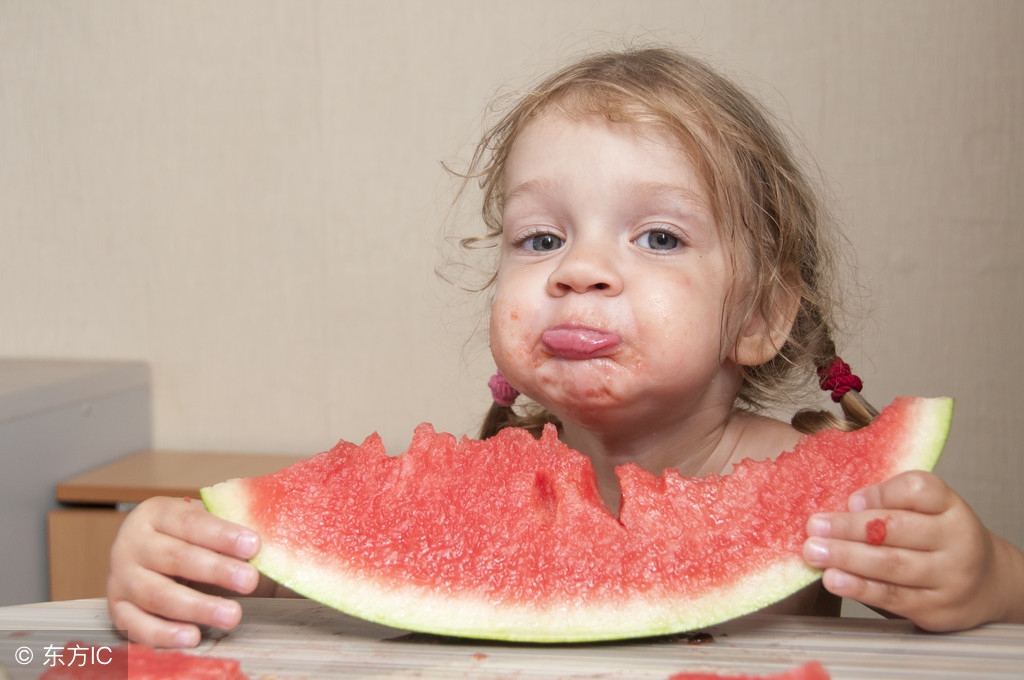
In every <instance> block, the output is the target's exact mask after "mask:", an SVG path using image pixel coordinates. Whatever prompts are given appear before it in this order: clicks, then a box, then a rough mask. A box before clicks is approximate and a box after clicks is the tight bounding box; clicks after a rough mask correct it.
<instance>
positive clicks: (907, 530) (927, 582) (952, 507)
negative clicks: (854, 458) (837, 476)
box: [803, 471, 1024, 631]
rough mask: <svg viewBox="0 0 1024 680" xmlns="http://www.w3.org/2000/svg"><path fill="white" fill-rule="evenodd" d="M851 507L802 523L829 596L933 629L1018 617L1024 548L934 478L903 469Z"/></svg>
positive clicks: (807, 552) (858, 495)
mask: <svg viewBox="0 0 1024 680" xmlns="http://www.w3.org/2000/svg"><path fill="white" fill-rule="evenodd" d="M849 508H850V511H849V512H844V513H823V514H818V515H814V516H813V517H811V519H810V520H809V521H808V523H807V535H808V536H809V538H808V539H807V541H806V542H805V543H804V547H803V556H804V560H805V561H806V562H807V563H808V564H809V565H811V566H813V567H818V568H820V569H824V570H825V573H824V576H823V583H824V586H825V588H826V589H827V590H829V591H830V592H832V593H834V594H836V595H839V596H841V597H847V598H851V599H854V600H858V601H860V602H862V603H864V604H866V605H868V606H870V607H874V608H878V609H882V610H885V611H888V612H891V613H893V614H896V615H898V616H903V617H905V618H908V619H910V620H911V621H913V622H914V623H916V624H917V625H918V626H920V627H921V628H925V629H927V630H932V631H950V630H961V629H965V628H971V627H973V626H977V625H980V624H982V623H986V622H991V621H1010V620H1014V619H1017V618H1018V617H1020V616H1024V611H1019V608H1020V607H1021V606H1022V594H1021V593H1020V592H1019V591H1020V590H1021V588H1020V584H1019V581H1021V579H1022V575H1024V573H1022V570H1024V558H1022V556H1021V553H1020V551H1018V550H1016V548H1014V547H1013V546H1012V545H1010V544H1009V543H1007V542H1006V541H1004V540H1003V539H1000V538H999V537H997V536H995V535H994V534H992V533H991V532H990V531H989V530H988V529H986V528H985V527H984V526H983V525H982V523H981V521H980V520H979V519H978V517H977V515H975V514H974V511H972V510H971V508H970V507H969V506H968V505H967V503H966V502H965V501H964V500H963V499H962V498H961V497H960V496H958V495H957V494H956V493H955V492H954V491H953V490H952V489H950V488H949V487H948V486H947V485H946V484H945V483H944V482H943V481H942V480H940V479H939V478H938V477H937V476H935V475H933V474H931V473H928V472H919V471H914V472H905V473H903V474H900V475H897V476H895V477H893V478H892V479H890V480H888V481H886V482H883V483H882V484H877V485H875V486H870V487H867V488H865V489H861V490H860V491H857V492H855V493H854V494H853V495H852V496H850V500H849ZM883 522H884V524H882V523H883ZM869 525H870V528H869ZM882 527H884V529H883V528H882Z"/></svg>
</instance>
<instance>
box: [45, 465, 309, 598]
mask: <svg viewBox="0 0 1024 680" xmlns="http://www.w3.org/2000/svg"><path fill="white" fill-rule="evenodd" d="M301 459H302V457H301V456H288V455H267V454H247V453H202V452H194V451H192V452H182V451H144V452H142V453H138V454H134V455H131V456H127V457H125V458H122V459H120V460H117V461H115V462H113V463H110V464H109V465H105V466H103V467H100V468H97V469H95V470H91V471H89V472H86V473H84V474H81V475H78V476H77V477H73V478H71V479H68V480H66V481H64V482H61V483H60V484H58V485H57V500H58V501H59V502H60V503H61V506H62V507H61V508H59V509H57V510H53V511H51V512H50V513H49V514H48V515H47V535H48V536H47V538H48V547H49V565H50V566H49V572H50V573H49V580H50V599H51V600H73V599H79V598H86V597H103V596H104V595H106V589H107V570H108V568H109V566H110V546H111V545H112V544H113V542H114V537H115V536H116V535H117V531H118V529H119V528H120V526H121V522H123V521H124V518H125V516H126V515H127V513H128V511H129V510H130V509H131V508H132V507H133V506H134V505H135V504H137V503H139V502H141V501H144V500H145V499H147V498H150V497H152V496H177V497H186V496H187V497H190V498H196V499H198V498H199V489H201V488H203V487H204V486H209V485H211V484H216V483H217V482H221V481H224V480H225V479H230V478H232V477H255V476H258V475H265V474H268V473H270V472H274V471H275V470H279V469H281V468H283V467H285V466H287V465H291V464H292V463H294V462H296V461H299V460H301Z"/></svg>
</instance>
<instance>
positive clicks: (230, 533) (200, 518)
mask: <svg viewBox="0 0 1024 680" xmlns="http://www.w3.org/2000/svg"><path fill="white" fill-rule="evenodd" d="M161 504H162V506H163V507H160V508H157V509H156V510H157V511H156V512H155V513H154V516H153V519H152V525H153V529H154V530H155V531H158V532H160V533H163V534H167V535H169V536H174V537H177V538H182V539H185V540H187V541H188V542H189V543H193V544H195V545H199V546H202V547H204V548H209V549H210V550H215V551H217V552H219V553H222V554H224V555H231V556H232V557H237V558H238V559H243V560H248V559H251V558H253V557H255V556H256V554H257V553H258V552H259V549H260V539H259V536H258V535H257V534H256V532H255V531H253V530H252V529H249V528H248V527H244V526H242V525H240V524H235V523H233V522H228V521H226V520H223V519H220V518H219V517H215V516H213V515H211V514H210V513H209V512H208V511H207V510H206V508H205V507H204V506H203V504H202V503H199V502H195V501H192V500H191V499H187V498H185V499H181V498H164V499H161ZM175 506H177V507H175ZM161 510H162V511H161Z"/></svg>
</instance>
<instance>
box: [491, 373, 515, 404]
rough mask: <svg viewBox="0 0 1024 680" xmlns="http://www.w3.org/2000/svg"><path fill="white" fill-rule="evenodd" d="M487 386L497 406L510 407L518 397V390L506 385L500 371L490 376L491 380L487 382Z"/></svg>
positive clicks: (506, 382)
mask: <svg viewBox="0 0 1024 680" xmlns="http://www.w3.org/2000/svg"><path fill="white" fill-rule="evenodd" d="M487 386H488V387H490V388H491V397H492V398H493V399H494V403H495V404H497V405H498V406H511V405H512V402H514V401H515V400H516V397H518V396H519V390H517V389H516V388H514V387H512V386H511V385H509V384H508V381H507V380H505V376H503V375H502V374H501V371H498V372H497V373H495V374H494V375H492V376H491V379H490V380H488V381H487Z"/></svg>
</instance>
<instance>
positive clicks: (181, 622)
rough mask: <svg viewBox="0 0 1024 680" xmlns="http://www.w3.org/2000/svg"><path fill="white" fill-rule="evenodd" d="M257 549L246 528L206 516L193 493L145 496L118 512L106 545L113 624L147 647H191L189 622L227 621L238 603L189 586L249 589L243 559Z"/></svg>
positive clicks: (193, 634)
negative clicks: (118, 520) (125, 514)
mask: <svg viewBox="0 0 1024 680" xmlns="http://www.w3.org/2000/svg"><path fill="white" fill-rule="evenodd" d="M257 552H259V537H258V536H257V535H256V534H255V533H254V532H253V531H251V530H249V529H246V528H245V527H241V526H238V525H237V524H232V523H230V522H226V521H224V520H222V519H219V518H217V517H214V516H213V515H211V514H210V513H208V512H207V511H206V508H204V507H203V504H202V503H201V502H199V501H193V500H190V499H187V498H186V499H182V498H150V499H148V500H146V501H144V502H143V503H140V504H139V506H138V507H137V508H135V509H134V510H132V512H131V513H129V515H128V517H126V518H125V520H124V523H123V524H122V525H121V529H120V531H119V532H118V534H117V538H116V539H115V540H114V545H113V547H112V548H111V551H110V575H109V576H108V579H107V598H108V608H109V610H110V617H111V619H112V620H113V622H114V626H115V627H116V628H118V629H119V630H121V631H123V632H124V633H125V635H127V636H128V638H130V639H132V640H134V641H136V642H140V643H143V644H148V645H151V646H154V647H195V646H196V645H197V644H199V637H200V633H199V628H198V626H197V625H195V624H199V625H204V626H215V627H217V628H221V629H225V630H228V629H231V628H234V627H235V626H236V625H238V622H239V621H240V620H241V617H242V610H241V607H240V606H239V604H238V603H237V602H235V601H233V600H229V599H225V598H222V597H216V596H214V595H209V594H205V593H200V592H199V591H197V590H194V589H192V588H190V587H189V586H187V585H185V584H184V583H182V581H194V582H197V583H206V584H211V585H214V586H219V587H221V588H224V589H227V590H229V591H234V592H236V593H240V594H247V593H251V592H252V591H253V590H254V589H255V588H256V586H257V585H258V584H259V580H260V579H259V573H258V572H257V571H256V569H255V568H254V567H253V566H252V565H250V564H249V563H248V562H246V560H248V559H249V558H251V557H253V556H254V555H256V553H257Z"/></svg>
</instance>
